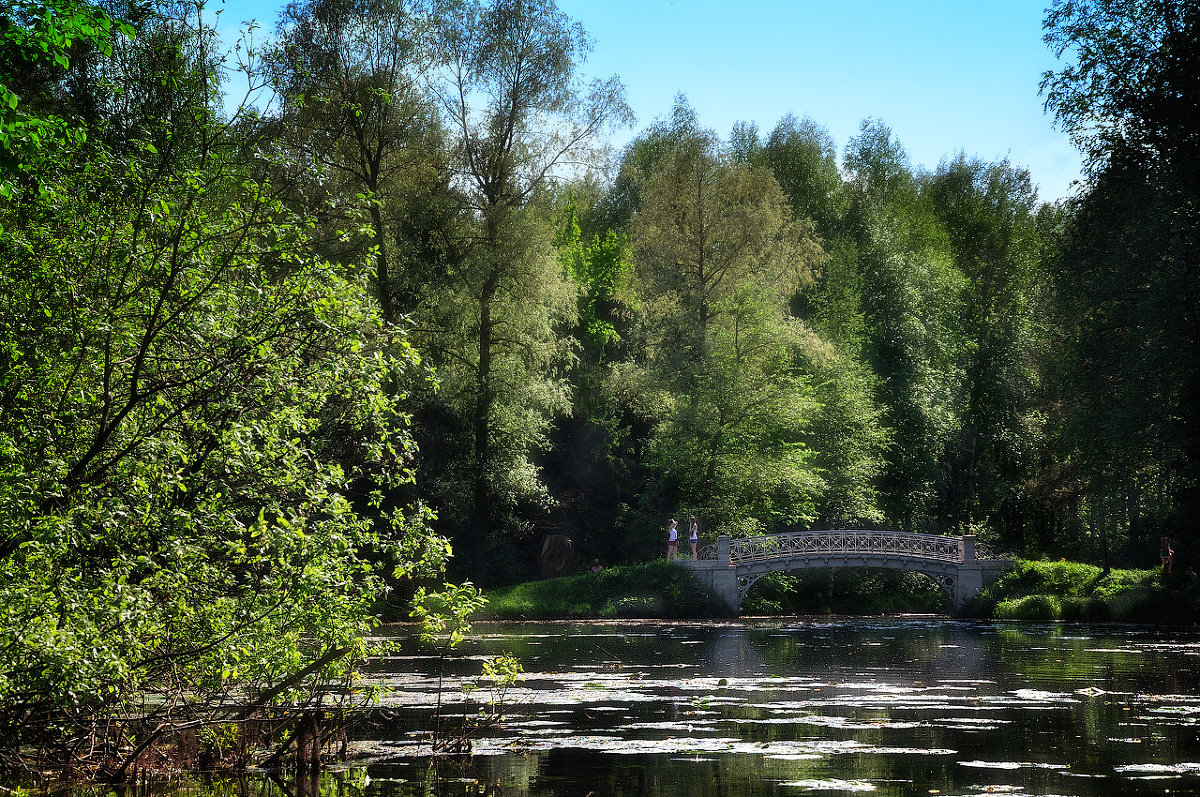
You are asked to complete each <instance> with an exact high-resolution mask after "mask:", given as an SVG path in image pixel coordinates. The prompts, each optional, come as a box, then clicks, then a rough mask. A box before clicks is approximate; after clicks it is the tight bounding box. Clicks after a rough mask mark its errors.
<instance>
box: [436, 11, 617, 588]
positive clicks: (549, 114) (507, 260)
mask: <svg viewBox="0 0 1200 797" xmlns="http://www.w3.org/2000/svg"><path fill="white" fill-rule="evenodd" d="M441 19H442V24H443V27H442V29H441V47H442V58H443V62H444V64H445V73H446V74H445V80H444V81H443V82H442V83H440V84H439V86H438V97H439V99H440V103H441V108H442V111H443V113H444V115H445V118H446V120H447V122H448V124H449V125H450V127H451V128H452V131H453V140H454V157H455V169H456V172H457V181H456V184H457V185H459V186H460V187H461V190H462V196H463V198H464V200H465V203H466V204H465V210H466V212H467V213H468V215H469V217H470V218H471V219H473V221H474V225H475V226H474V229H473V231H472V233H471V238H470V241H469V245H468V247H467V248H466V255H465V256H464V258H463V259H462V261H461V263H459V264H458V265H456V267H455V268H454V270H453V273H452V274H451V280H452V283H451V289H450V291H449V292H448V294H447V296H446V297H444V299H443V300H440V302H441V307H440V308H438V309H437V310H436V311H435V312H434V313H432V314H431V315H430V316H429V318H430V319H431V321H432V322H433V323H432V324H431V329H432V333H431V334H430V336H429V340H430V343H431V346H432V352H433V354H434V356H435V357H437V358H438V365H439V367H440V368H441V373H442V380H443V385H445V386H446V388H447V390H448V399H449V400H451V401H453V402H455V403H456V405H457V406H458V407H459V408H460V410H461V411H462V412H463V413H465V418H466V419H467V423H466V431H467V438H468V440H469V450H468V451H467V452H466V460H467V461H466V463H465V467H464V469H463V470H464V472H465V481H466V485H465V490H463V491H462V492H463V493H465V501H464V502H463V503H464V504H465V506H463V509H464V510H465V511H464V513H463V516H462V518H461V520H462V526H463V532H464V534H463V538H464V540H465V542H466V543H467V545H466V548H467V551H468V554H469V556H470V559H471V576H472V578H473V579H474V580H475V581H476V582H477V583H482V582H483V580H484V578H485V573H486V565H487V559H488V547H489V543H490V542H491V540H492V531H493V528H494V524H495V523H496V522H497V511H498V510H499V509H500V508H502V507H504V506H505V505H506V504H508V505H511V504H512V503H513V502H515V501H517V500H519V499H521V498H522V496H525V495H530V494H536V493H537V492H539V491H540V490H541V487H540V483H539V481H538V479H537V476H536V468H535V467H534V465H533V463H532V461H531V460H530V455H531V453H532V450H533V449H534V448H535V447H536V446H537V445H538V444H539V442H540V440H541V439H542V436H543V435H544V432H545V425H546V419H547V418H548V416H549V415H550V414H552V413H554V412H561V411H563V410H564V409H565V393H564V390H565V385H564V383H563V382H562V379H561V375H560V373H559V371H558V370H557V369H558V368H559V367H560V365H561V362H562V359H563V357H564V356H565V355H566V352H564V351H563V349H562V342H561V339H560V338H559V336H558V334H557V328H558V327H559V326H560V325H561V324H562V323H563V321H564V320H565V319H567V318H569V317H571V316H572V315H573V314H574V311H575V296H574V289H573V288H572V286H571V284H570V283H569V282H568V280H567V278H566V276H565V275H564V274H563V271H562V268H561V266H560V265H559V264H558V261H557V258H556V256H555V253H554V251H553V248H552V247H551V246H550V243H551V235H550V234H549V229H550V228H549V225H547V224H545V223H544V222H543V221H540V220H539V219H538V218H537V215H536V214H535V213H534V212H533V209H534V208H535V207H536V203H535V202H534V200H535V199H537V197H538V194H539V192H541V191H542V190H543V188H544V187H545V185H546V181H547V180H548V179H549V178H551V177H552V176H554V174H555V173H556V171H557V170H559V169H561V168H564V167H566V166H568V165H569V164H570V163H571V162H572V161H573V160H575V159H577V158H581V157H583V156H584V154H585V153H586V152H587V151H588V150H589V148H590V147H591V146H593V145H594V137H595V136H597V135H598V134H600V133H602V132H603V131H604V130H605V129H607V128H608V127H609V126H610V125H612V124H614V123H622V122H624V121H625V120H626V119H627V118H628V115H629V111H628V108H627V106H626V105H625V101H624V97H623V89H622V88H621V85H620V83H619V82H618V81H617V80H616V79H615V78H612V79H609V80H607V81H595V82H593V83H592V84H591V85H590V86H588V87H586V88H585V87H583V86H582V85H581V84H580V80H579V77H578V70H579V66H580V64H581V63H582V62H583V59H584V57H585V56H586V54H587V51H588V49H589V46H590V45H589V43H588V40H587V38H586V36H585V34H584V31H583V29H582V28H581V27H580V26H579V25H578V24H577V23H573V22H571V21H570V20H569V19H568V18H567V17H566V16H565V15H564V14H563V13H562V12H561V11H559V10H558V8H557V7H556V6H555V5H554V3H553V2H551V1H550V0H488V2H466V1H463V2H459V1H458V0H453V1H452V2H447V3H446V4H445V5H444V7H443V8H442V11H441Z"/></svg>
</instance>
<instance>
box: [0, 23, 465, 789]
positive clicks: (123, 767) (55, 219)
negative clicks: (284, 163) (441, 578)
mask: <svg viewBox="0 0 1200 797" xmlns="http://www.w3.org/2000/svg"><path fill="white" fill-rule="evenodd" d="M193 22H194V18H193ZM197 33H201V34H202V33H204V31H202V30H201V31H197ZM158 77H159V79H162V80H164V81H169V80H170V79H171V78H172V74H171V73H167V74H163V75H159V76H158ZM203 85H210V86H215V83H212V82H211V81H207V80H206V81H204V82H203ZM211 99H212V98H209V100H210V101H211ZM193 116H194V117H199V118H200V119H201V120H202V124H201V125H199V126H200V127H204V128H206V129H205V130H204V135H202V136H200V137H199V138H198V139H197V141H198V142H199V143H201V144H202V145H204V147H206V148H207V149H206V150H201V151H200V152H198V153H195V154H196V155H197V156H198V157H195V158H193V159H191V160H190V161H189V162H187V163H175V164H173V168H163V159H162V153H160V152H158V151H157V148H156V147H155V146H154V145H153V144H151V143H149V142H145V141H143V142H140V144H139V143H138V142H132V143H130V144H129V145H127V146H126V147H125V148H123V150H122V151H121V152H120V153H117V154H114V153H111V152H109V151H108V150H107V149H106V148H105V147H104V146H102V144H101V143H100V142H99V141H93V142H91V143H89V144H88V145H86V146H75V147H68V148H65V149H63V148H53V149H51V150H49V151H43V152H41V153H38V154H40V155H41V157H38V158H33V159H31V160H30V168H31V171H30V172H28V173H27V174H30V175H31V176H33V177H35V178H36V180H37V187H36V189H34V188H23V189H21V190H18V191H16V192H14V196H13V198H12V201H10V202H5V203H3V204H2V205H0V227H2V228H3V229H4V230H5V235H4V236H3V237H0V529H2V531H0V604H2V605H3V606H4V614H3V618H2V619H0V650H3V651H4V656H3V658H2V660H0V760H3V762H4V763H6V764H12V763H14V762H15V761H16V760H17V759H19V758H20V757H23V756H28V755H29V754H30V753H31V752H32V753H34V754H35V755H36V756H37V760H38V761H39V765H44V762H46V761H49V760H57V761H60V762H61V763H62V764H63V765H64V766H65V767H70V768H75V767H77V766H78V765H79V762H80V761H81V760H83V759H84V758H88V759H90V760H89V763H92V764H95V765H97V766H98V767H101V768H102V769H101V770H100V771H101V772H103V773H104V774H105V775H106V776H108V777H115V778H118V779H120V778H121V777H124V776H126V775H128V774H130V767H131V766H133V765H135V762H137V761H138V759H139V756H140V754H141V753H142V752H143V751H144V750H145V749H146V746H148V745H150V744H154V743H155V742H158V741H162V740H163V738H164V735H167V734H171V733H173V732H176V731H179V730H181V729H185V728H190V729H195V728H197V727H202V726H203V725H205V724H209V723H211V724H218V723H224V722H228V720H229V716H228V714H227V713H225V711H224V709H223V706H226V705H228V700H229V699H230V697H231V695H233V694H237V695H240V696H245V695H246V694H248V693H255V694H259V695H262V700H263V702H264V703H268V702H271V701H272V700H274V699H276V698H279V697H280V695H282V694H283V693H284V691H285V688H286V689H287V690H290V689H292V688H294V689H296V690H298V691H297V692H295V693H293V695H299V696H303V694H304V693H305V691H306V690H307V689H314V690H315V688H316V684H317V683H321V684H327V683H329V682H330V681H331V679H340V680H342V681H343V682H344V683H346V684H347V686H349V684H350V683H351V682H352V681H353V679H354V677H355V676H354V673H355V671H356V670H357V667H358V665H359V664H360V663H361V662H362V660H363V658H364V656H365V655H366V654H367V652H368V651H369V650H370V649H371V647H372V646H371V644H370V643H368V642H367V641H365V637H364V634H365V632H366V631H367V629H369V628H370V627H371V626H372V625H373V623H374V622H375V621H376V618H375V617H374V614H373V611H372V607H373V605H374V604H375V601H376V600H378V598H379V597H380V596H381V595H382V594H383V592H384V591H385V590H386V579H387V578H388V577H389V576H391V575H393V574H396V573H399V574H400V575H405V574H415V573H421V574H423V575H430V574H432V573H434V572H436V569H437V566H438V563H439V561H440V559H441V558H442V554H443V553H444V544H443V542H442V541H441V540H438V539H437V538H435V537H433V536H432V534H431V533H430V532H429V529H428V527H427V526H426V525H425V523H424V513H423V512H422V511H420V510H417V511H415V512H412V513H408V512H405V511H401V510H395V511H390V510H388V509H386V508H384V507H382V506H381V505H380V502H379V495H381V494H382V492H384V491H387V490H390V489H392V488H394V486H395V485H396V484H397V483H400V482H403V481H406V480H408V479H410V478H411V472H410V470H409V463H410V461H411V454H412V450H411V438H410V436H409V434H408V431H407V430H406V428H405V426H404V423H405V418H406V416H405V413H404V409H403V407H402V406H401V405H400V403H399V391H398V390H397V389H396V386H397V384H398V382H397V378H398V377H399V376H402V375H403V374H404V373H405V371H407V370H409V369H411V368H413V367H415V366H416V358H415V355H414V354H413V352H412V350H411V348H409V347H408V346H407V345H406V344H405V343H404V341H403V339H402V336H400V335H399V333H398V332H397V331H396V330H385V329H384V328H383V327H382V325H381V324H380V322H379V317H378V313H377V312H376V309H375V307H374V305H373V302H372V300H371V299H370V297H369V295H368V294H367V291H366V281H365V280H364V279H362V278H361V277H360V274H361V272H362V271H363V269H358V270H354V271H350V272H347V271H346V270H345V269H343V268H340V267H335V266H333V265H331V264H329V263H328V262H326V261H324V260H323V259H322V258H320V257H316V256H314V255H313V253H312V251H311V249H310V248H309V246H308V241H309V234H310V229H311V226H312V225H314V224H315V220H314V219H312V218H311V217H308V216H304V215H298V214H295V213H292V212H290V211H289V210H288V209H287V208H286V207H285V206H284V205H283V204H282V203H281V202H280V201H279V197H278V195H277V194H276V193H275V192H274V191H273V189H272V187H271V185H270V184H269V183H268V182H267V181H265V180H263V179H262V177H261V175H259V174H256V173H255V172H254V171H252V170H250V169H249V168H248V167H247V163H246V161H244V160H243V159H241V158H240V157H237V156H238V155H239V154H240V153H241V152H242V151H243V150H244V147H245V143H246V142H245V141H244V140H242V139H241V137H240V136H239V135H238V134H237V133H236V132H234V131H233V130H232V129H231V128H229V127H225V126H221V125H217V124H216V123H215V121H214V120H215V118H216V115H215V114H214V113H213V112H212V107H211V106H205V107H198V108H196V109H195V113H194V114H193ZM431 565H432V567H430V566H431ZM113 716H121V717H123V718H124V719H123V720H122V722H121V723H119V725H114V724H112V723H111V718H112V717H113Z"/></svg>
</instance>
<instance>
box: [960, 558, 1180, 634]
mask: <svg viewBox="0 0 1200 797" xmlns="http://www.w3.org/2000/svg"><path fill="white" fill-rule="evenodd" d="M965 612H966V613H967V614H968V615H971V616H991V617H995V618H996V619H1003V620H1026V621H1031V622H1048V621H1054V620H1088V621H1107V620H1115V621H1120V622H1135V623H1187V624H1190V623H1193V622H1194V621H1195V619H1196V617H1197V616H1200V580H1197V579H1196V578H1195V577H1194V576H1192V575H1190V574H1187V573H1166V572H1165V571H1163V570H1160V569H1155V570H1111V571H1109V572H1108V573H1105V572H1104V571H1103V570H1101V569H1100V568H1098V567H1095V566H1093V565H1088V564H1082V563H1079V562H1067V561H1065V560H1064V561H1060V562H1047V561H1030V560H1019V561H1018V562H1017V564H1016V566H1015V567H1014V568H1013V569H1011V570H1010V571H1008V572H1007V573H1005V574H1004V575H1003V576H1001V577H1000V579H999V580H998V581H996V582H995V583H993V584H991V585H989V586H987V587H985V588H984V590H983V592H982V593H981V594H980V595H979V597H977V598H975V599H974V600H972V601H971V602H970V603H969V604H968V606H967V607H966V610H965Z"/></svg>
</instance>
